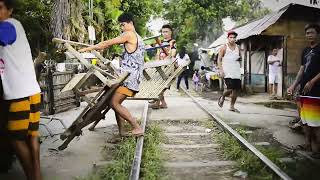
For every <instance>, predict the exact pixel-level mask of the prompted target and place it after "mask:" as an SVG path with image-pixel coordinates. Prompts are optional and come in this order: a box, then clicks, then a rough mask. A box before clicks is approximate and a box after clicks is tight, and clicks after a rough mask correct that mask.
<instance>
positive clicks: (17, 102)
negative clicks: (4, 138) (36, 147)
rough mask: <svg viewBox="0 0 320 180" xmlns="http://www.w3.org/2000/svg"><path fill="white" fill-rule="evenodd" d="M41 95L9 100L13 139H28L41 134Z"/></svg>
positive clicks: (9, 119)
mask: <svg viewBox="0 0 320 180" xmlns="http://www.w3.org/2000/svg"><path fill="white" fill-rule="evenodd" d="M40 100H41V95H40V93H39V94H35V95H33V96H30V97H26V98H21V99H14V100H9V101H7V102H8V106H9V113H8V132H9V135H10V137H11V138H12V139H15V140H26V139H27V137H28V136H39V120H40Z"/></svg>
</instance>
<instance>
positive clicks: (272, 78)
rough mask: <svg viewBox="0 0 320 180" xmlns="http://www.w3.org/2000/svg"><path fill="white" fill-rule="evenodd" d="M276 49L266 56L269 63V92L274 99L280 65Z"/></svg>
mask: <svg viewBox="0 0 320 180" xmlns="http://www.w3.org/2000/svg"><path fill="white" fill-rule="evenodd" d="M277 53H278V49H277V48H274V49H273V50H272V54H271V55H269V56H268V64H269V93H270V95H271V98H272V99H274V98H276V96H277V89H278V83H279V80H280V79H279V70H280V66H281V60H280V58H279V57H278V56H277Z"/></svg>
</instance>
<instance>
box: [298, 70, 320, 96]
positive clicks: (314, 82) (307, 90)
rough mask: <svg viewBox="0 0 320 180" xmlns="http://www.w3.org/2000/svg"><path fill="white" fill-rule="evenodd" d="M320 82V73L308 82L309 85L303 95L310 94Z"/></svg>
mask: <svg viewBox="0 0 320 180" xmlns="http://www.w3.org/2000/svg"><path fill="white" fill-rule="evenodd" d="M319 81H320V73H318V75H316V76H315V77H314V78H312V79H311V80H310V81H309V82H307V84H306V85H305V86H304V87H303V90H302V93H303V94H306V93H308V92H310V91H311V89H312V88H313V86H314V85H315V84H316V83H317V82H319Z"/></svg>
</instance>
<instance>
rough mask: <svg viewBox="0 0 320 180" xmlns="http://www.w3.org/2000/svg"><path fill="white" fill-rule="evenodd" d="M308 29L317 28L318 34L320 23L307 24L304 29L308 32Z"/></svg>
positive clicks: (319, 32)
mask: <svg viewBox="0 0 320 180" xmlns="http://www.w3.org/2000/svg"><path fill="white" fill-rule="evenodd" d="M308 29H315V30H316V32H317V34H320V25H319V24H307V25H306V26H305V27H304V31H305V32H306V31H307V30H308Z"/></svg>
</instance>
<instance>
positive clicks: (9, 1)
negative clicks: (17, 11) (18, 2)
mask: <svg viewBox="0 0 320 180" xmlns="http://www.w3.org/2000/svg"><path fill="white" fill-rule="evenodd" d="M0 2H3V3H4V5H5V6H6V7H7V9H13V8H14V6H15V0H0Z"/></svg>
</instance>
